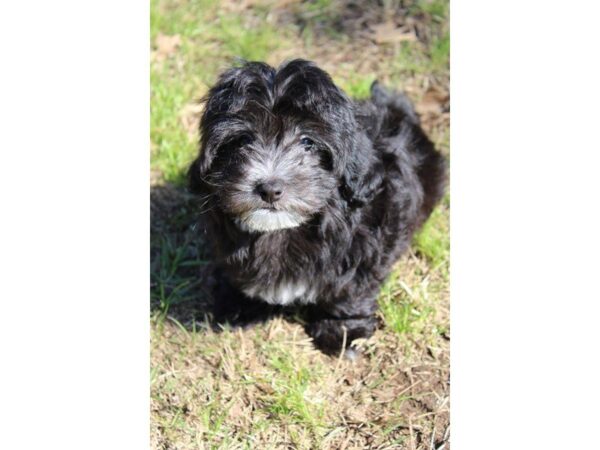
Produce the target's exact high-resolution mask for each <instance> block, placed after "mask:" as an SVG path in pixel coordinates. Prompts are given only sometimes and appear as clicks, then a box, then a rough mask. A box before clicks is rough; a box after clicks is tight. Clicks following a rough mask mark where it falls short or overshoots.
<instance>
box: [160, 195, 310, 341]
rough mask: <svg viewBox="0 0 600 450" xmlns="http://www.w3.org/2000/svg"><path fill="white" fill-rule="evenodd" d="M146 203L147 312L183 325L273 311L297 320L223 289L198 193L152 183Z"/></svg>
mask: <svg viewBox="0 0 600 450" xmlns="http://www.w3.org/2000/svg"><path fill="white" fill-rule="evenodd" d="M150 205H151V206H150V308H151V313H152V316H153V317H156V318H158V319H164V318H166V317H170V318H172V319H175V320H176V321H177V322H179V323H180V324H181V325H182V326H183V327H185V328H186V329H188V330H196V329H199V328H207V327H209V328H211V329H213V330H215V331H220V330H222V329H224V328H225V327H227V326H233V327H249V326H251V325H255V324H258V323H262V322H265V321H267V320H269V319H271V318H273V317H275V316H283V317H284V318H286V319H288V320H291V321H295V322H297V321H298V320H299V319H298V317H297V314H298V313H299V312H298V311H296V310H294V309H289V308H282V307H279V306H272V305H267V304H265V303H262V302H253V301H249V300H248V299H240V298H239V297H236V296H235V295H231V293H230V292H227V290H228V288H227V286H225V285H223V284H222V282H221V281H218V280H219V276H218V271H217V270H216V268H215V266H214V264H213V263H212V261H211V255H210V249H209V248H210V246H209V245H208V242H207V235H206V231H205V224H204V222H203V216H202V209H201V202H200V199H198V197H195V196H193V195H191V194H190V193H188V192H187V191H186V190H185V189H184V188H182V187H179V186H175V185H172V184H165V185H158V186H153V187H152V188H151V190H150ZM215 294H216V295H215ZM215 296H217V297H218V298H219V301H218V302H216V301H215ZM240 300H242V301H241V302H240Z"/></svg>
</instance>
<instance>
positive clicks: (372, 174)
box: [339, 133, 384, 208]
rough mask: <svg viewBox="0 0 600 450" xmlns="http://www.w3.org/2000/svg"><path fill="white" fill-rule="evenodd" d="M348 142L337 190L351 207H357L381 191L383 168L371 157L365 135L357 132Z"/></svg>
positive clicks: (369, 142)
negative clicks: (346, 154)
mask: <svg viewBox="0 0 600 450" xmlns="http://www.w3.org/2000/svg"><path fill="white" fill-rule="evenodd" d="M348 144H349V146H350V147H351V148H349V149H348V150H349V152H348V153H349V154H348V157H347V158H346V161H345V163H344V165H343V172H342V175H341V178H340V187H339V190H340V194H341V196H342V198H343V199H344V200H346V202H347V203H348V205H349V206H350V207H351V208H358V207H361V206H364V205H365V204H366V203H368V202H370V201H371V200H372V199H373V198H375V196H376V195H377V194H378V193H379V192H380V191H381V189H382V184H383V173H384V168H383V164H382V163H381V162H380V161H378V160H374V159H373V157H372V155H373V154H374V152H372V151H371V148H372V143H371V141H370V140H369V139H368V138H367V137H366V135H364V134H362V133H360V134H359V133H357V136H355V139H352V142H349V143H348Z"/></svg>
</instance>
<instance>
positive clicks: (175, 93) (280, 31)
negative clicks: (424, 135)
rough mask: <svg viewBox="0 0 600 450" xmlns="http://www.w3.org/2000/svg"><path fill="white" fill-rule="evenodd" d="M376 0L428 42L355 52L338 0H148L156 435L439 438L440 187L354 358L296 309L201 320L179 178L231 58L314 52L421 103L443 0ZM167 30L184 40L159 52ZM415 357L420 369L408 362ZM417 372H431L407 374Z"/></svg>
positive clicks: (432, 126) (444, 35)
mask: <svg viewBox="0 0 600 450" xmlns="http://www.w3.org/2000/svg"><path fill="white" fill-rule="evenodd" d="M384 3H385V4H386V8H387V9H386V11H387V12H386V13H385V14H387V15H388V16H389V14H390V11H392V12H393V11H394V10H396V9H397V8H398V6H399V5H400V4H402V5H404V6H403V8H404V7H405V8H406V11H408V12H409V13H410V14H412V15H414V17H416V18H417V19H418V20H419V21H421V23H423V24H425V26H426V30H427V33H426V39H423V40H419V41H415V42H402V43H398V44H393V45H387V44H386V45H381V46H380V47H379V48H378V49H377V50H376V51H375V53H373V52H372V51H371V52H364V53H362V52H357V50H356V45H355V44H356V42H360V41H357V39H362V38H356V37H350V36H349V35H348V34H346V32H345V31H344V29H343V28H339V27H338V26H337V25H336V24H338V23H339V19H340V17H341V14H342V13H344V5H343V4H342V3H340V2H339V1H336V0H319V1H314V2H300V1H295V2H294V1H293V2H290V3H288V4H286V5H284V6H282V7H281V8H279V9H278V8H276V7H275V6H276V5H277V4H279V3H278V2H274V1H269V0H257V1H256V2H252V3H251V4H250V6H248V7H247V8H245V9H239V3H237V2H233V1H230V0H226V1H216V0H187V1H186V0H151V18H150V31H151V46H152V51H153V61H152V63H151V71H150V76H151V79H150V81H151V121H150V124H151V130H150V131H151V136H150V138H151V168H152V171H153V180H154V181H153V183H154V185H153V187H152V197H153V204H154V203H156V205H155V206H153V215H152V234H151V251H152V258H151V282H152V285H151V292H150V294H151V303H152V326H151V330H152V344H151V348H152V355H151V369H150V378H151V407H152V411H151V418H152V420H151V427H152V430H151V437H152V447H153V448H155V449H163V448H165V449H166V448H206V449H209V448H210V449H254V448H264V449H280V448H298V449H313V448H319V449H321V448H322V449H336V448H341V447H342V446H343V445H346V446H348V447H349V448H352V447H355V448H368V447H371V448H412V446H413V444H414V448H416V449H425V448H429V444H428V442H429V439H430V434H431V433H433V432H434V428H435V433H436V435H437V436H438V438H439V436H440V435H442V434H443V432H444V431H445V428H446V427H447V411H446V409H447V406H443V407H440V408H441V409H440V410H436V409H433V410H428V409H423V408H425V407H424V406H422V405H423V404H425V403H426V402H425V403H415V402H416V401H417V400H418V401H419V402H420V401H421V400H422V399H423V398H430V399H438V398H439V399H444V398H446V397H447V395H448V393H447V390H446V388H444V386H446V385H447V383H446V378H447V373H448V364H447V355H448V342H447V335H448V330H449V323H448V319H449V318H448V292H449V269H450V267H449V254H450V243H449V208H450V198H449V196H448V195H447V196H446V197H445V198H444V200H443V201H442V203H441V205H440V206H438V207H437V208H436V210H435V211H434V213H433V214H432V216H431V218H430V219H429V220H428V222H427V223H426V224H425V226H424V227H423V229H422V230H421V231H420V232H419V233H417V235H416V236H415V238H414V241H413V245H412V248H411V251H410V252H409V254H408V255H406V256H405V257H404V258H403V259H402V260H401V261H400V262H399V263H398V265H397V266H396V268H395V269H394V271H393V272H392V274H390V276H389V277H388V279H387V281H386V283H385V285H384V286H383V288H382V290H381V294H380V296H379V299H378V300H379V306H380V312H379V314H380V317H381V319H382V322H383V327H382V329H380V330H378V331H377V333H376V335H375V336H374V337H373V338H372V339H369V340H367V341H364V342H358V343H357V345H359V346H360V348H361V350H362V356H361V357H360V358H359V360H358V361H357V362H355V363H351V362H349V361H347V360H338V358H331V357H327V356H324V355H323V354H321V353H319V352H317V351H315V350H314V347H313V346H312V344H311V343H310V341H309V339H308V337H307V336H306V334H305V333H304V330H303V328H302V325H301V324H299V323H297V322H294V321H291V320H290V321H287V320H283V319H281V318H279V319H274V320H272V321H270V322H268V323H266V324H263V325H259V326H257V327H255V328H252V329H249V330H244V331H239V330H230V329H225V330H224V331H222V332H220V333H215V332H213V331H211V330H209V329H208V327H207V323H206V321H205V319H206V317H205V315H204V314H205V305H204V304H203V303H202V300H201V299H202V296H203V295H204V290H205V289H206V286H204V285H203V282H202V281H201V280H202V277H201V276H199V274H200V273H201V271H202V270H204V268H205V267H206V264H207V261H206V257H205V242H204V238H203V236H202V235H200V234H199V233H198V230H197V229H196V219H197V214H198V204H197V203H195V201H194V199H193V198H189V197H188V196H186V195H185V194H184V193H183V192H182V189H181V188H182V186H183V184H184V182H185V173H186V170H187V167H188V165H189V164H190V162H191V161H192V159H193V158H194V156H195V155H196V152H197V142H198V138H199V136H198V133H197V125H198V118H199V117H198V116H199V113H200V110H199V108H198V100H199V99H200V98H201V97H203V96H204V95H205V93H206V91H207V89H208V88H209V87H210V86H211V85H212V83H214V81H215V80H216V78H217V76H218V74H219V72H220V71H221V70H222V69H224V68H226V67H228V66H230V65H231V64H233V63H235V61H236V58H245V59H249V60H265V61H267V62H268V63H270V64H272V65H277V64H279V63H280V62H282V60H284V59H290V58H293V57H303V58H307V59H312V60H315V61H316V62H317V63H318V64H319V65H320V66H321V67H323V68H324V69H326V70H327V71H328V72H329V73H330V74H331V75H332V77H333V79H334V80H335V82H336V83H337V84H338V85H339V86H341V87H342V89H344V90H345V91H346V92H347V93H348V95H350V96H351V97H353V98H368V96H369V90H370V86H371V83H372V82H373V80H375V79H378V80H380V81H382V82H383V83H385V84H386V85H388V86H390V87H391V88H394V89H405V88H406V89H409V94H410V96H411V97H412V98H413V99H414V100H417V101H418V100H419V99H420V98H421V96H422V95H423V93H424V91H425V89H426V88H427V86H430V85H431V84H434V85H435V86H437V87H439V88H440V89H443V90H447V89H448V68H449V62H450V60H449V58H450V55H449V38H448V36H449V34H448V13H449V8H448V2H447V1H441V0H434V1H423V0H421V1H408V2H399V1H398V0H386V1H385V2H384ZM365 5H366V6H368V7H369V8H371V6H369V5H367V4H366V3H365ZM359 6H360V5H359ZM365 14H367V12H365ZM367 15H368V14H367ZM388 16H386V17H388ZM365 29H366V28H365ZM164 36H167V37H173V36H178V39H179V42H180V43H179V45H178V46H176V48H173V49H171V51H169V52H167V54H158V53H159V52H158V41H159V40H160V39H161V38H162V37H164ZM370 42H371V41H370ZM370 45H371V44H369V45H367V44H365V48H367V47H369V46H370ZM369 48H371V47H369ZM434 119H435V120H433V121H431V122H429V121H428V120H429V119H427V120H425V122H424V126H425V128H426V131H427V132H428V133H429V135H430V137H431V139H432V140H433V141H434V142H435V143H436V145H437V146H438V147H439V148H440V149H441V150H442V151H443V152H444V153H446V154H448V147H449V131H448V124H447V123H446V122H443V121H442V122H440V121H439V120H438V119H439V118H434ZM414 367H419V368H422V367H426V368H427V370H426V371H425V372H426V373H427V374H428V375H419V374H421V373H425V372H423V371H421V369H419V370H416V371H415V372H414V373H412V374H409V373H408V372H410V371H411V370H412V368H414ZM420 376H423V377H427V378H423V380H422V382H421V383H420V384H419V383H417V384H416V385H415V387H411V385H412V384H413V383H415V380H416V379H418V377H420ZM417 381H418V380H417ZM433 386H437V387H433ZM440 386H441V387H440ZM407 389H408V390H407ZM436 401H437V400H436ZM432 402H433V403H435V402H434V401H433V400H432ZM419 405H421V406H419ZM415 411H416V412H415ZM417 413H418V415H415V416H414V417H413V422H412V424H413V425H415V426H417V427H418V430H417V428H415V430H412V434H413V435H417V434H418V435H419V436H421V437H422V439H421V441H419V442H420V443H415V442H412V441H411V432H410V430H409V427H408V425H407V417H408V416H409V415H411V414H417ZM413 437H414V436H413ZM393 446H395V447H393Z"/></svg>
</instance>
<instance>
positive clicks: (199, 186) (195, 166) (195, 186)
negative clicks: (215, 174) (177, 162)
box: [187, 152, 207, 194]
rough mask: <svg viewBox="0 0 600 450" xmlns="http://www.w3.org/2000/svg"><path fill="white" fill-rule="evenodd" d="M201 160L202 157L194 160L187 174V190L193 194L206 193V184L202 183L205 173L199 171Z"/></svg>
mask: <svg viewBox="0 0 600 450" xmlns="http://www.w3.org/2000/svg"><path fill="white" fill-rule="evenodd" d="M203 153H204V152H203ZM201 159H203V158H202V155H200V156H199V157H198V158H196V159H195V160H194V162H193V163H192V165H191V166H190V168H189V169H188V173H187V179H188V188H189V190H190V191H191V192H193V193H194V194H204V193H206V188H207V184H206V182H205V181H204V175H205V174H206V171H205V170H202V169H201V164H202V163H201Z"/></svg>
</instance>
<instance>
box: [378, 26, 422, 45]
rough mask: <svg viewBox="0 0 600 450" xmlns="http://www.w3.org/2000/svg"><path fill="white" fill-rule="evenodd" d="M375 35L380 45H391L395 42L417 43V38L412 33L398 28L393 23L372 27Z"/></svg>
mask: <svg viewBox="0 0 600 450" xmlns="http://www.w3.org/2000/svg"><path fill="white" fill-rule="evenodd" d="M371 29H372V30H373V32H374V33H375V35H374V39H375V42H377V43H378V44H391V43H394V42H405V41H415V40H416V39H417V37H416V36H415V34H414V33H413V32H412V31H406V30H404V29H402V28H398V27H397V26H396V24H395V23H393V22H384V23H380V24H377V25H373V26H372V27H371Z"/></svg>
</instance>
